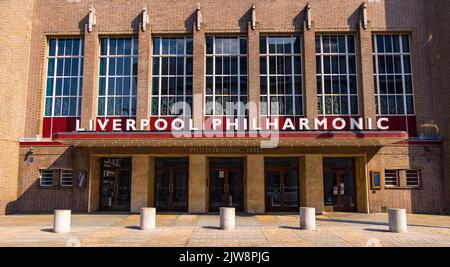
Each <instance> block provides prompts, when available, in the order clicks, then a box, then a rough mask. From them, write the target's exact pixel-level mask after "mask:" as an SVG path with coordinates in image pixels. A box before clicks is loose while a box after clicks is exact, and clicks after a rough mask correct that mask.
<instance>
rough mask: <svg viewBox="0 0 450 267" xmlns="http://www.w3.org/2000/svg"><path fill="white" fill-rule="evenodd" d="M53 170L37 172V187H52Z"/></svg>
mask: <svg viewBox="0 0 450 267" xmlns="http://www.w3.org/2000/svg"><path fill="white" fill-rule="evenodd" d="M54 174H55V170H48V169H41V170H39V185H40V186H44V187H50V186H53V176H54Z"/></svg>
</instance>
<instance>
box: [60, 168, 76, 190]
mask: <svg viewBox="0 0 450 267" xmlns="http://www.w3.org/2000/svg"><path fill="white" fill-rule="evenodd" d="M59 185H60V186H63V187H71V186H72V185H73V170H61V172H60V180H59Z"/></svg>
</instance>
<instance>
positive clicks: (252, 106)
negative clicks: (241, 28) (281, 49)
mask: <svg viewBox="0 0 450 267" xmlns="http://www.w3.org/2000/svg"><path fill="white" fill-rule="evenodd" d="M247 38H248V39H247V40H248V46H247V48H248V49H247V50H248V51H247V53H248V57H247V58H248V102H249V111H248V112H249V113H248V115H249V116H248V119H249V126H250V127H252V126H253V120H256V121H258V122H259V96H260V82H259V73H260V71H259V27H258V23H256V28H255V30H253V29H252V25H251V22H249V23H248V35H247ZM258 124H259V123H258ZM258 124H256V125H258ZM250 130H254V129H251V128H250Z"/></svg>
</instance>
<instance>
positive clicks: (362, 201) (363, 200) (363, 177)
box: [355, 157, 369, 213]
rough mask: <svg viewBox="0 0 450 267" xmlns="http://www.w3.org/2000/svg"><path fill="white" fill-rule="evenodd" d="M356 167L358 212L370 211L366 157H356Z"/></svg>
mask: <svg viewBox="0 0 450 267" xmlns="http://www.w3.org/2000/svg"><path fill="white" fill-rule="evenodd" d="M355 169H356V179H355V180H356V205H357V209H358V212H365V213H368V212H369V197H368V194H369V192H368V190H369V185H368V183H369V182H368V175H367V171H366V158H365V157H356V158H355Z"/></svg>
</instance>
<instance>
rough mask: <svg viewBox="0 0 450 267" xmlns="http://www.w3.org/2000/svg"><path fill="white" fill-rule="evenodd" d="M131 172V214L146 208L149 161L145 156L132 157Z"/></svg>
mask: <svg viewBox="0 0 450 267" xmlns="http://www.w3.org/2000/svg"><path fill="white" fill-rule="evenodd" d="M131 165H132V170H131V175H132V177H131V208H130V210H131V212H139V211H140V209H141V208H142V207H147V200H148V191H147V190H148V174H149V169H148V167H149V159H148V156H147V155H133V158H132V163H131Z"/></svg>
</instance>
